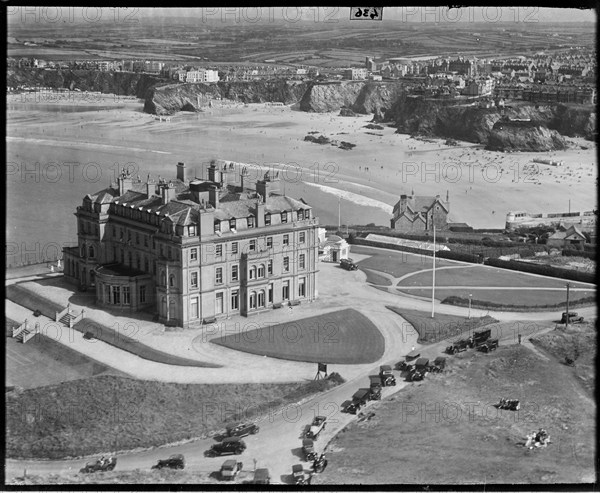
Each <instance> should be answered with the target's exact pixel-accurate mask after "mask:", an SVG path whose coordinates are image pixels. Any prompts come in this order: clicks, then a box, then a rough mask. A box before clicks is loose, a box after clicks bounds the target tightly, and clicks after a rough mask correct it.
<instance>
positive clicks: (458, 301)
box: [442, 296, 596, 312]
mask: <svg viewBox="0 0 600 493" xmlns="http://www.w3.org/2000/svg"><path fill="white" fill-rule="evenodd" d="M595 303H596V296H586V297H585V298H581V299H579V300H573V301H570V302H569V309H571V308H573V307H576V306H588V305H594V304H595ZM442 304H444V305H454V306H469V300H468V299H467V298H461V297H459V296H448V297H447V298H444V300H443V301H442ZM471 306H472V307H473V308H480V309H484V310H510V311H512V312H530V311H548V310H554V309H556V310H558V309H562V308H566V307H567V302H566V301H561V302H560V303H555V304H553V305H535V306H523V305H513V304H508V303H494V302H493V301H482V300H471Z"/></svg>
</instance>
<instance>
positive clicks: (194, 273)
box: [190, 272, 198, 288]
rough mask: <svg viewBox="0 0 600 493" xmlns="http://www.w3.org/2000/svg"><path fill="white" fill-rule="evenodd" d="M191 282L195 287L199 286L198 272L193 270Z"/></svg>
mask: <svg viewBox="0 0 600 493" xmlns="http://www.w3.org/2000/svg"><path fill="white" fill-rule="evenodd" d="M190 284H191V286H192V287H193V288H197V287H198V273H197V272H192V275H191V277H190Z"/></svg>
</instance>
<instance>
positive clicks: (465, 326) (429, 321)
mask: <svg viewBox="0 0 600 493" xmlns="http://www.w3.org/2000/svg"><path fill="white" fill-rule="evenodd" d="M386 308H388V309H390V310H392V311H393V312H394V313H397V314H398V315H400V316H401V317H402V318H404V319H405V320H406V321H407V322H408V323H409V324H411V325H412V326H413V327H414V329H415V330H416V331H417V332H418V333H419V343H420V344H427V343H429V344H430V343H434V342H439V341H441V340H443V339H447V338H451V337H455V336H458V335H460V334H462V333H468V332H469V331H472V330H476V329H478V328H481V327H484V326H485V325H490V324H493V323H496V322H498V320H496V319H495V318H492V317H490V316H488V315H486V316H484V317H472V318H470V319H469V318H467V317H460V316H458V315H445V314H443V313H439V314H436V315H435V317H434V318H431V313H425V312H421V311H417V310H406V309H403V308H399V307H396V306H391V305H387V306H386Z"/></svg>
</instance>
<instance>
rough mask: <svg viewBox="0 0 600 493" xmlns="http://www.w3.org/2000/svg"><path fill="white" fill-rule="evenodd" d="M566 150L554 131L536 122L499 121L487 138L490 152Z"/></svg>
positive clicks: (562, 141)
mask: <svg viewBox="0 0 600 493" xmlns="http://www.w3.org/2000/svg"><path fill="white" fill-rule="evenodd" d="M566 148H567V143H566V142H565V139H563V137H561V135H560V134H559V133H558V132H557V131H556V130H550V129H548V128H547V127H545V126H543V125H540V124H539V123H536V122H511V121H499V122H497V123H496V124H495V125H494V126H493V127H492V131H491V132H490V135H489V137H488V141H487V146H486V149H488V150H490V151H557V150H563V149H566Z"/></svg>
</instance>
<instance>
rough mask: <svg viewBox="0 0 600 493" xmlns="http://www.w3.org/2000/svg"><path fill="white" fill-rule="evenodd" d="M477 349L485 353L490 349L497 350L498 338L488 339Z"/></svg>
mask: <svg viewBox="0 0 600 493" xmlns="http://www.w3.org/2000/svg"><path fill="white" fill-rule="evenodd" d="M477 349H478V350H479V351H482V352H484V353H489V352H490V351H495V350H496V349H498V339H488V340H487V341H485V342H484V343H483V344H480V345H479V346H477Z"/></svg>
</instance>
